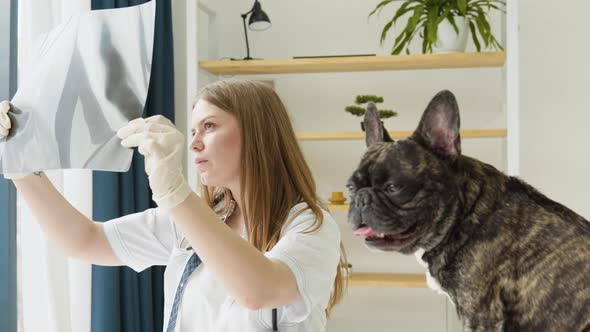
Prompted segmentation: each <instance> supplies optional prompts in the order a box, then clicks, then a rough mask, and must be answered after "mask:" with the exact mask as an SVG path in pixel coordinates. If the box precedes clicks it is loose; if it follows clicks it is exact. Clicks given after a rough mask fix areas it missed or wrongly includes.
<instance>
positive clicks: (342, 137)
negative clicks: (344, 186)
mask: <svg viewBox="0 0 590 332" xmlns="http://www.w3.org/2000/svg"><path fill="white" fill-rule="evenodd" d="M412 133H413V131H390V132H389V136H391V138H394V139H399V138H406V137H409V136H410V135H412ZM506 135H507V130H506V129H464V130H461V137H462V138H492V137H501V138H505V137H506ZM297 139H299V140H302V141H348V140H362V139H365V132H363V131H336V132H298V133H297Z"/></svg>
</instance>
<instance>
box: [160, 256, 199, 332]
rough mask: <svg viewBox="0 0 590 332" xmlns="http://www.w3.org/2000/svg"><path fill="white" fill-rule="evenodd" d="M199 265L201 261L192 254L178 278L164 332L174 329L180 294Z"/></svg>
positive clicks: (172, 331) (170, 331) (171, 331)
mask: <svg viewBox="0 0 590 332" xmlns="http://www.w3.org/2000/svg"><path fill="white" fill-rule="evenodd" d="M200 264H201V259H200V258H199V256H197V254H193V255H192V256H191V258H190V259H189V260H188V263H186V266H185V267H184V272H182V277H180V283H179V284H178V288H176V295H174V303H173V304H172V311H171V312H170V319H169V320H168V329H166V332H174V328H175V327H176V318H177V317H178V308H179V306H180V300H182V294H183V293H184V289H185V288H186V283H187V281H188V278H189V277H190V276H191V274H192V273H193V271H194V270H195V269H196V268H197V266H199V265H200Z"/></svg>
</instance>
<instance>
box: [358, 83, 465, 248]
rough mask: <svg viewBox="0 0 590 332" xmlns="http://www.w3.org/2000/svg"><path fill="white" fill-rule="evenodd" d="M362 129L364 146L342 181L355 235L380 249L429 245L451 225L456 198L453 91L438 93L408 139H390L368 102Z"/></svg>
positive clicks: (457, 140) (456, 125) (457, 138)
mask: <svg viewBox="0 0 590 332" xmlns="http://www.w3.org/2000/svg"><path fill="white" fill-rule="evenodd" d="M365 130H366V134H367V146H368V147H369V148H368V150H367V152H366V153H365V155H364V156H363V158H362V160H361V162H360V165H359V167H358V168H357V169H356V171H355V172H354V173H353V175H352V176H351V177H350V179H349V181H348V184H347V187H348V189H349V191H350V197H351V204H350V210H349V213H348V221H349V223H350V224H351V227H352V228H353V231H354V234H355V235H358V236H363V237H364V238H365V244H366V245H367V246H368V247H370V248H374V249H378V250H383V251H399V252H401V253H405V254H409V253H413V252H415V251H416V250H417V249H418V248H424V249H430V248H432V247H433V246H435V245H436V244H437V243H438V242H440V240H441V239H442V237H443V236H444V235H445V234H446V232H447V230H448V228H449V227H450V225H451V223H452V220H453V219H454V218H453V217H454V213H455V211H454V208H453V207H455V206H456V204H455V203H456V201H457V199H458V188H457V185H456V184H455V181H454V176H453V172H452V165H453V160H454V159H455V158H456V157H457V156H458V155H459V154H460V151H461V146H460V136H459V113H458V108H457V104H456V101H455V98H454V96H453V95H452V94H451V93H450V92H448V91H442V92H440V93H439V94H437V95H436V96H435V97H434V98H433V100H432V101H431V102H430V104H429V105H428V107H427V108H426V110H425V111H424V115H423V116H422V120H421V121H420V125H419V126H418V129H417V130H416V131H415V133H414V134H413V135H412V137H411V138H408V139H405V140H400V141H396V142H393V140H391V138H390V137H389V135H388V134H387V131H386V130H385V128H383V126H382V124H381V121H380V120H379V118H378V116H377V110H376V108H375V106H374V105H373V104H369V105H368V107H367V112H366V113H365Z"/></svg>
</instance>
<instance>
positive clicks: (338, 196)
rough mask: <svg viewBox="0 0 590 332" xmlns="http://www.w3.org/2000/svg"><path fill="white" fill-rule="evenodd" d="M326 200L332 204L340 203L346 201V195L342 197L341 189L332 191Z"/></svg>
mask: <svg viewBox="0 0 590 332" xmlns="http://www.w3.org/2000/svg"><path fill="white" fill-rule="evenodd" d="M328 201H330V203H331V204H333V205H342V204H344V202H346V197H344V193H342V192H341V191H334V192H332V196H331V197H330V198H328Z"/></svg>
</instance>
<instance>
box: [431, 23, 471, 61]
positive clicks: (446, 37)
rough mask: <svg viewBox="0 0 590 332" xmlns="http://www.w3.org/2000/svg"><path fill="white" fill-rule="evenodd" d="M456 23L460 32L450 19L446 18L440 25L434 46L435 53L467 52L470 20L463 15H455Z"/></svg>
mask: <svg viewBox="0 0 590 332" xmlns="http://www.w3.org/2000/svg"><path fill="white" fill-rule="evenodd" d="M454 18H455V24H457V27H458V28H459V34H457V32H456V31H455V29H454V28H453V26H452V25H451V23H450V22H449V20H447V19H445V20H444V21H442V22H441V23H440V24H439V25H438V32H437V41H436V44H435V45H433V46H432V52H433V53H450V52H465V47H466V46H467V37H468V36H469V26H468V21H467V20H466V19H465V18H464V17H462V16H455V17H454Z"/></svg>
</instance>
